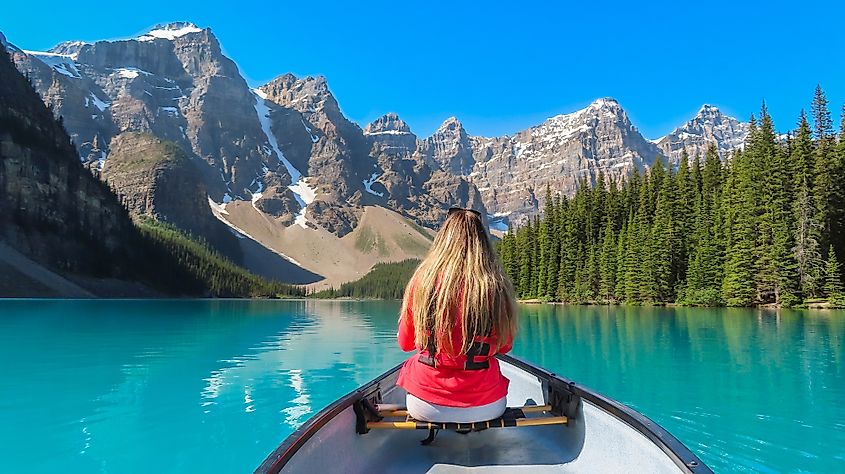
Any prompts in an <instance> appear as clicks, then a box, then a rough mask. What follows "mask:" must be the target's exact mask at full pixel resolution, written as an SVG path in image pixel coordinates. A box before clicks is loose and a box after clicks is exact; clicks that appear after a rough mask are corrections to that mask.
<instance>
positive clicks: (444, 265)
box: [400, 209, 516, 355]
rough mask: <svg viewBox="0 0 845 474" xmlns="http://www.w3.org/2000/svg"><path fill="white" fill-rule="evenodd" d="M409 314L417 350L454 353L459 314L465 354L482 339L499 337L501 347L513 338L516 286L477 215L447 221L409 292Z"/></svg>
mask: <svg viewBox="0 0 845 474" xmlns="http://www.w3.org/2000/svg"><path fill="white" fill-rule="evenodd" d="M409 306H410V308H409ZM409 312H410V314H411V315H412V317H413V322H414V342H415V344H416V346H417V347H422V348H428V347H431V346H435V347H437V348H438V350H440V351H444V352H446V353H449V354H453V355H454V354H455V348H453V347H452V328H453V327H454V325H455V323H456V321H455V320H456V318H457V315H458V314H460V317H461V333H462V336H463V345H462V347H461V348H460V354H466V353H467V351H469V348H470V346H471V345H472V344H473V342H474V339H475V338H476V337H479V336H481V337H484V336H489V335H491V334H495V335H496V336H497V339H498V344H499V346H500V347H501V346H502V345H504V344H505V343H506V342H507V341H509V340H511V338H513V336H514V334H515V333H516V307H515V300H514V291H513V285H512V284H511V281H510V279H509V278H508V277H507V275H505V272H504V270H503V269H502V265H501V263H500V262H499V258H498V256H497V255H496V253H495V252H494V251H493V246H492V245H491V244H490V240H489V239H488V237H487V232H486V230H485V229H484V224H483V223H482V222H481V218H480V216H478V215H477V214H475V213H474V212H473V211H469V210H465V209H460V210H457V211H455V212H450V214H449V217H447V218H446V222H445V223H444V224H443V227H442V228H441V229H440V231H439V232H438V233H437V236H436V237H435V238H434V242H433V243H432V245H431V249H430V250H429V251H428V255H426V257H425V259H423V261H422V262H421V263H420V265H419V267H417V270H416V271H415V272H414V275H413V277H411V280H410V281H409V282H408V286H407V287H406V288H405V298H404V300H403V301H402V313H401V316H400V319H401V318H402V317H407V315H408V313H409ZM432 355H434V354H432Z"/></svg>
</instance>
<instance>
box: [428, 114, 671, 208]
mask: <svg viewBox="0 0 845 474" xmlns="http://www.w3.org/2000/svg"><path fill="white" fill-rule="evenodd" d="M422 151H423V152H424V153H428V154H429V155H430V158H429V159H430V161H431V162H434V163H438V164H440V166H442V167H443V168H444V169H446V170H448V171H449V172H451V173H455V174H460V175H463V176H466V177H467V179H469V180H470V181H471V182H472V183H473V184H475V185H476V186H477V187H478V190H479V192H480V193H481V196H482V200H483V201H484V205H485V206H486V208H487V210H488V211H490V212H491V213H492V214H493V215H494V216H496V217H500V218H501V217H503V216H510V217H511V218H512V220H513V219H516V218H518V217H520V216H525V215H530V214H533V213H535V212H536V211H537V210H538V209H539V208H540V207H541V206H542V205H543V202H544V199H545V190H546V186H548V187H549V188H550V189H551V191H552V192H553V193H558V192H560V193H563V194H567V195H571V194H572V193H574V191H575V189H576V188H577V186H578V185H579V181H580V180H582V179H583V180H586V181H587V182H588V183H594V182H595V180H596V178H597V177H598V175H599V173H603V174H604V175H605V177H606V179H615V180H616V181H617V182H618V181H619V180H621V179H623V178H624V177H625V176H627V175H628V173H630V172H631V171H632V170H633V169H634V168H637V169H639V170H643V169H644V168H647V167H649V166H651V164H653V163H654V160H655V159H657V158H658V157H661V156H662V153H661V152H660V150H659V149H658V148H657V147H656V146H655V145H654V144H653V143H651V142H649V141H648V140H646V139H645V138H643V136H642V135H640V133H639V131H638V130H637V128H636V127H635V126H634V125H633V124H632V123H631V121H630V120H629V119H628V116H627V114H626V113H625V111H624V110H623V109H622V107H621V106H620V105H619V103H618V102H616V101H615V100H614V99H610V98H605V99H599V100H596V101H595V102H593V103H592V104H590V105H589V106H588V107H586V108H584V109H582V110H579V111H576V112H573V113H570V114H564V115H557V116H555V117H552V118H550V119H548V120H546V121H545V122H543V123H542V124H540V125H537V126H536V127H532V128H530V129H528V130H525V131H522V132H519V133H517V134H515V135H513V136H504V137H494V138H487V137H478V136H471V135H468V134H467V133H466V132H465V131H464V129H463V126H462V125H461V123H460V122H459V121H457V119H454V118H451V119H449V120H447V121H446V122H444V124H443V125H442V126H441V127H440V128H439V129H438V130H437V132H435V134H434V135H433V136H432V137H430V138H428V139H426V140H425V141H424V146H423V150H422ZM499 220H501V219H499Z"/></svg>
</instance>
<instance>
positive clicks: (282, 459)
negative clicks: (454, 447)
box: [255, 354, 713, 474]
mask: <svg viewBox="0 0 845 474" xmlns="http://www.w3.org/2000/svg"><path fill="white" fill-rule="evenodd" d="M496 357H497V358H499V359H500V360H502V361H504V362H506V363H508V364H510V365H513V366H514V367H517V368H519V369H521V370H524V371H526V372H528V373H530V374H531V375H534V376H536V377H537V378H538V379H540V381H541V383H542V384H543V385H544V389H545V390H546V391H547V393H548V392H550V391H552V390H551V389H553V388H554V389H556V390H560V389H564V390H565V391H568V392H570V393H572V394H574V395H576V396H577V397H580V398H581V399H583V400H586V401H588V402H590V403H591V404H592V405H595V406H596V407H598V408H599V409H600V410H602V411H604V412H606V413H608V414H609V415H611V416H613V417H614V418H616V419H618V420H620V421H622V422H623V423H625V424H626V425H628V426H630V427H631V428H632V429H634V430H636V431H637V432H639V433H640V434H642V435H643V436H645V437H646V439H648V440H649V441H650V442H651V443H653V444H654V445H656V446H657V447H659V448H660V449H661V450H662V451H663V452H664V453H665V454H666V455H667V456H668V457H669V458H670V459H671V460H672V461H673V462H674V463H675V465H677V466H678V467H679V468H680V469H681V470H682V471H683V472H686V473H691V474H708V473H709V474H712V473H713V471H712V470H711V469H710V468H709V467H708V466H707V465H706V464H704V463H703V462H702V461H701V460H700V459H699V458H698V456H696V455H695V454H694V453H693V452H692V451H691V450H690V449H689V448H687V447H686V446H685V445H684V444H683V443H682V442H681V441H680V440H678V439H677V438H675V436H673V435H672V434H671V433H669V432H668V431H666V430H665V429H664V428H663V427H662V426H660V425H658V424H657V423H655V422H653V421H652V420H650V419H649V418H648V417H646V416H645V415H643V414H641V413H639V412H637V411H636V410H634V409H633V408H630V407H628V406H626V405H624V404H622V403H619V402H617V401H615V400H613V399H611V398H608V397H606V396H604V395H602V394H600V393H598V392H596V391H594V390H591V389H589V388H587V387H584V386H581V385H578V384H577V383H575V382H573V381H571V380H569V379H567V378H565V377H561V376H559V375H556V374H555V373H553V372H549V371H547V370H545V369H542V368H540V367H537V366H535V365H532V364H531V363H529V362H527V361H524V360H522V359H520V358H518V357H514V356H510V355H501V354H500V355H497V356H496ZM401 367H402V363H399V364H397V365H396V366H395V367H393V368H391V369H390V370H387V371H386V372H384V373H383V374H381V375H380V376H378V377H377V378H375V379H374V380H372V381H371V382H368V383H367V384H365V385H362V386H361V387H359V388H357V389H355V390H353V391H352V392H349V393H348V394H346V395H344V396H343V397H341V398H339V399H338V400H336V401H335V402H333V403H332V404H330V405H329V406H327V407H325V408H323V409H322V410H320V411H319V412H317V413H316V414H315V415H313V416H312V417H311V418H309V419H308V421H306V422H305V423H304V424H303V425H302V426H300V427H299V428H297V429H296V431H294V432H293V433H291V434H290V435H289V436H288V437H287V438H285V440H284V441H283V442H282V443H281V444H280V445H279V446H278V447H277V448H276V449H275V450H273V452H272V453H271V454H270V455H269V456H267V458H266V459H265V460H264V462H262V463H261V465H260V466H259V467H258V468H257V469H256V470H255V473H256V474H265V473H273V474H275V473H278V472H280V471H281V469H282V468H283V467H284V466H285V464H287V462H288V461H289V460H290V459H291V458H292V457H293V456H294V455H296V453H297V451H299V449H300V448H301V447H302V446H303V445H305V443H307V442H308V440H309V439H311V437H312V436H314V434H316V433H317V432H318V431H319V430H320V429H321V428H322V427H323V426H325V425H326V424H327V423H328V422H329V421H331V420H332V419H333V418H334V417H336V416H337V415H339V414H340V413H341V412H342V411H344V410H346V409H347V408H349V407H352V406H354V405H355V404H356V402H359V401H361V400H365V399H368V398H369V397H372V396H373V395H374V394H375V395H378V393H379V390H380V389H381V383H382V381H383V380H384V379H386V378H387V377H389V376H391V375H392V374H393V373H395V372H397V371H398V370H399V369H400V368H401ZM567 408H568V407H567ZM566 411H569V410H566ZM572 416H573V419H574V413H573V414H572ZM573 421H574V420H573Z"/></svg>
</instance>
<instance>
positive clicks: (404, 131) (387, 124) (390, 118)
mask: <svg viewBox="0 0 845 474" xmlns="http://www.w3.org/2000/svg"><path fill="white" fill-rule="evenodd" d="M364 133H365V134H367V135H379V134H386V135H410V134H411V127H409V126H408V124H407V123H405V121H404V120H402V119H400V118H399V116H398V115H396V114H395V113H393V112H388V113H386V114H384V115H382V116H381V117H379V118H377V119H375V120H374V121H373V122H372V123H370V124H369V125H367V128H365V129H364Z"/></svg>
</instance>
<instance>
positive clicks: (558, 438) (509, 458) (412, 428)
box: [255, 355, 712, 474]
mask: <svg viewBox="0 0 845 474" xmlns="http://www.w3.org/2000/svg"><path fill="white" fill-rule="evenodd" d="M497 357H498V358H499V362H500V366H501V369H502V373H503V374H504V375H505V377H507V378H508V379H510V388H509V390H508V407H513V408H509V409H508V411H507V412H506V414H505V415H504V416H503V417H502V418H499V419H496V420H491V421H490V422H482V423H475V424H472V425H471V426H470V425H467V424H463V425H457V424H452V423H450V424H430V423H427V422H422V421H417V420H413V419H410V418H409V417H408V416H407V413H406V412H405V411H404V410H403V405H404V403H405V394H406V393H405V391H404V390H403V389H402V387H398V386H396V378H397V377H398V375H399V367H400V366H396V367H394V368H393V369H391V370H389V371H388V372H386V373H385V374H383V375H382V376H380V377H378V378H376V379H375V380H373V381H372V382H370V383H367V384H365V385H363V386H362V387H360V388H358V389H357V390H355V391H353V392H351V393H349V394H348V395H346V396H344V397H342V398H341V399H339V400H337V401H336V402H334V403H332V404H331V405H329V406H328V407H326V408H325V409H323V410H322V411H320V412H319V413H317V414H316V415H314V416H313V417H311V418H310V419H309V420H308V421H307V422H306V423H305V424H304V425H302V426H301V427H300V428H299V429H297V430H296V431H295V432H294V433H293V434H291V435H290V436H288V437H287V439H285V440H284V441H283V442H282V444H281V445H279V447H278V448H276V449H275V450H274V451H273V452H272V453H271V454H270V455H269V456H268V457H267V459H265V460H264V462H263V463H262V464H261V466H259V467H258V469H256V471H255V472H256V473H262V474H264V473H278V472H291V473H298V472H305V473H314V474H327V473H334V472H343V473H374V472H386V473H392V472H396V473H416V472H427V473H441V472H485V473H486V472H496V473H503V472H532V473H535V472H591V473H593V472H650V473H663V472H672V473H677V472H686V473H697V474H700V473H711V472H712V471H711V470H710V468H708V467H707V466H706V465H705V464H704V463H703V462H702V461H701V460H700V459H699V458H698V457H697V456H696V455H695V454H693V453H692V452H691V451H690V450H689V449H687V447H686V446H684V445H683V444H682V443H681V442H680V441H678V440H677V439H676V438H675V437H674V436H672V435H671V434H670V433H669V432H668V431H666V430H665V429H663V428H661V427H660V426H659V425H657V424H656V423H654V422H653V421H651V420H649V419H648V418H646V417H645V416H644V415H642V414H640V413H638V412H636V411H635V410H633V409H631V408H630V407H627V406H625V405H623V404H621V403H619V402H616V401H614V400H612V399H610V398H607V397H605V396H603V395H600V394H599V393H597V392H595V391H593V390H590V389H588V388H585V387H583V386H581V385H577V384H575V383H574V382H572V381H570V380H567V379H566V378H563V377H560V376H557V375H555V374H553V373H550V372H548V371H546V370H543V369H541V368H539V367H536V366H534V365H532V364H530V363H528V362H526V361H523V360H521V359H517V358H515V357H512V356H507V355H504V356H502V355H500V356H497ZM434 428H438V429H434ZM431 435H436V436H434V439H433V441H431V440H429V438H430V437H431ZM424 438H425V439H424ZM421 441H423V442H425V441H431V442H430V443H427V444H426V445H423V444H425V443H421Z"/></svg>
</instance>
